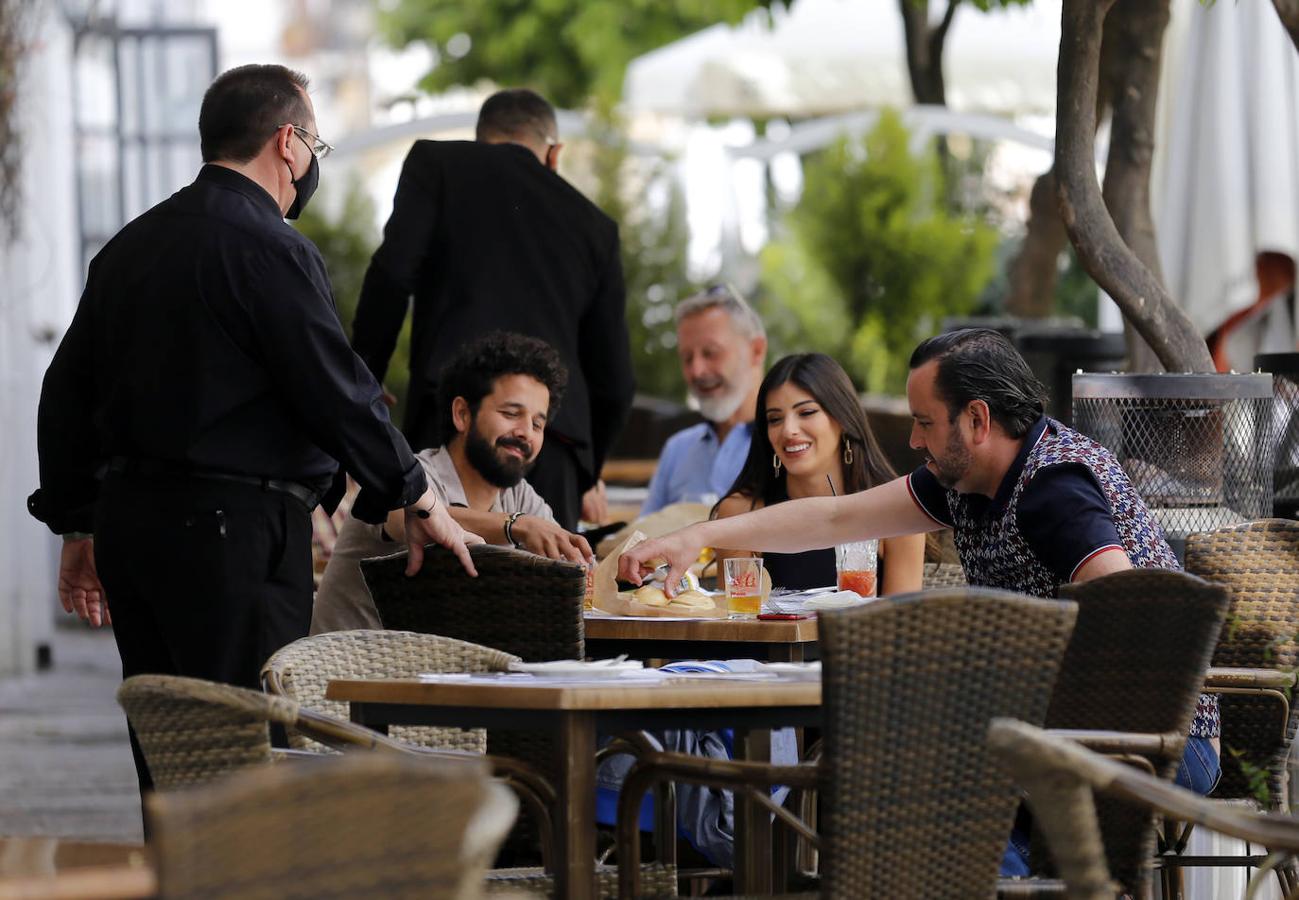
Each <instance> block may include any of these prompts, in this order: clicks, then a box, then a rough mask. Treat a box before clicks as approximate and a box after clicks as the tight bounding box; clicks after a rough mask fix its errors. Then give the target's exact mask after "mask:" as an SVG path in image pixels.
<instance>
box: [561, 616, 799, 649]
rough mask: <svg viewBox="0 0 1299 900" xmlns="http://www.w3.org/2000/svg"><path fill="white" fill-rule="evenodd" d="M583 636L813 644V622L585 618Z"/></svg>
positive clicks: (597, 638) (653, 639)
mask: <svg viewBox="0 0 1299 900" xmlns="http://www.w3.org/2000/svg"><path fill="white" fill-rule="evenodd" d="M585 623H586V636H587V637H588V638H590V639H592V640H621V641H735V642H745V641H747V642H749V643H761V644H806V643H813V642H815V641H816V619H815V618H807V619H793V620H784V621H770V620H768V621H763V620H759V619H688V620H681V619H675V620H674V619H660V618H656V617H654V616H641V617H638V618H634V619H633V618H617V619H611V618H608V617H605V616H586V618H585Z"/></svg>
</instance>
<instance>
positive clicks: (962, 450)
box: [930, 431, 970, 491]
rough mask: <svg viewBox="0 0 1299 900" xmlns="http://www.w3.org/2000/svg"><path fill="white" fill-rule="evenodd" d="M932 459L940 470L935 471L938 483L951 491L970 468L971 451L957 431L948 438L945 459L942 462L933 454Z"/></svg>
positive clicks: (935, 466)
mask: <svg viewBox="0 0 1299 900" xmlns="http://www.w3.org/2000/svg"><path fill="white" fill-rule="evenodd" d="M930 459H933V460H934V468H935V469H937V470H938V471H937V472H936V473H935V477H936V478H937V479H938V483H939V484H940V485H942V486H943V487H944V488H946V489H947V490H949V491H951V490H955V489H956V482H958V481H960V480H961V479H962V478H964V477H965V473H966V472H968V471H969V470H970V452H969V450H967V449H966V447H965V445H964V444H962V443H961V436H960V435H959V434H957V433H956V432H955V431H953V432H952V433H951V434H950V435H949V436H948V438H947V452H946V453H944V454H943V460H942V461H941V462H940V461H939V460H938V459H935V458H934V457H932V456H931V457H930Z"/></svg>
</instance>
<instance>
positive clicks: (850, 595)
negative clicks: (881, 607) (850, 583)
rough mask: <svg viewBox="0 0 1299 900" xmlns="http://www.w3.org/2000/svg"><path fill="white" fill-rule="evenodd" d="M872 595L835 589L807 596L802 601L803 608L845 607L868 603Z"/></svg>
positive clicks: (872, 598)
mask: <svg viewBox="0 0 1299 900" xmlns="http://www.w3.org/2000/svg"><path fill="white" fill-rule="evenodd" d="M874 599H875V598H874V597H863V596H861V595H860V594H858V593H856V592H855V591H835V592H834V593H833V594H821V595H819V596H816V597H808V598H807V599H806V600H805V601H803V608H804V609H846V608H847V607H849V606H861V605H863V604H865V603H870V602H871V601H872V600H874Z"/></svg>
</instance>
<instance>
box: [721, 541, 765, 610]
mask: <svg viewBox="0 0 1299 900" xmlns="http://www.w3.org/2000/svg"><path fill="white" fill-rule="evenodd" d="M725 565H726V573H725V575H726V610H727V618H730V619H756V618H757V617H758V613H760V612H762V559H761V558H759V557H753V556H736V557H732V558H731V559H728V560H726V564H725Z"/></svg>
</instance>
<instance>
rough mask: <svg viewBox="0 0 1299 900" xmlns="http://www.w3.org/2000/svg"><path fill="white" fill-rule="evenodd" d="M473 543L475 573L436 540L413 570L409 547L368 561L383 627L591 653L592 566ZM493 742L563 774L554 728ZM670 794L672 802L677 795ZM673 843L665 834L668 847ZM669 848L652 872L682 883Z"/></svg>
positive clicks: (525, 877) (534, 658)
mask: <svg viewBox="0 0 1299 900" xmlns="http://www.w3.org/2000/svg"><path fill="white" fill-rule="evenodd" d="M469 552H470V554H471V555H472V556H473V560H474V567H475V568H476V569H477V570H478V576H477V577H476V578H473V577H470V576H469V575H468V574H467V573H466V572H465V571H464V568H463V567H462V566H461V565H460V561H459V560H457V559H456V558H455V556H453V555H452V554H451V553H450V552H449V551H448V550H446V549H444V548H442V547H436V546H429V547H426V548H425V554H424V564H423V566H422V567H421V569H420V571H419V573H418V574H417V575H415V576H414V577H413V578H412V577H407V576H406V554H405V553H404V552H399V553H395V554H393V555H391V556H386V557H380V558H376V559H367V560H362V561H361V572H362V574H363V575H364V577H365V580H366V584H367V586H368V587H369V588H370V594H371V596H372V597H373V598H374V605H375V608H376V609H377V610H378V613H379V620H380V621H381V622H383V625H384V628H387V629H400V630H404V631H413V632H418V633H421V634H436V635H441V636H445V637H449V638H455V639H458V640H460V641H468V642H472V643H474V644H481V645H483V646H486V647H493V648H495V649H497V650H500V651H503V652H504V653H506V654H513V655H514V656H516V657H521V658H522V659H523V660H525V661H527V662H543V661H545V660H551V659H581V658H582V657H583V656H584V655H585V641H584V632H583V624H582V601H583V599H584V598H585V597H586V571H585V569H583V568H582V567H581V566H579V565H577V564H576V563H571V562H564V561H560V560H553V559H547V558H545V557H543V556H537V555H536V554H532V553H527V552H525V551H522V550H512V549H509V548H506V547H499V546H495V545H492V544H475V545H474V546H472V547H470V548H469ZM487 749H488V752H489V753H491V754H492V755H493V757H505V758H510V759H516V760H520V761H522V762H524V763H526V764H528V765H529V766H531V767H535V769H537V770H539V771H540V772H542V773H545V774H546V775H547V776H549V777H550V778H551V781H552V782H553V780H554V777H553V776H554V775H555V774H556V773H555V772H554V765H555V762H554V761H555V745H554V742H553V741H552V740H551V738H550V736H549V735H546V734H536V733H526V732H519V731H489V732H488V735H487ZM663 802H664V803H665V804H671V802H672V801H671V798H670V794H667V795H665V796H664V798H663ZM521 830H522V832H523V835H522V836H523V837H524V840H522V841H518V840H516V838H515V837H514V836H512V837H511V839H510V843H509V846H510V848H511V849H512V850H515V851H520V852H523V853H525V854H526V848H525V847H524V845H525V844H527V843H528V842H529V841H528V840H527V838H528V831H527V826H526V820H525V821H524V823H523V828H522V829H521ZM542 834H544V831H543V832H542ZM665 843H666V841H665V838H664V836H662V835H660V836H659V846H660V847H663V846H664V844H665ZM664 857H665V859H666V860H667V863H666V864H665V865H646V866H645V867H643V874H645V876H646V877H647V878H648V879H649V880H650V881H652V882H654V883H656V884H663V885H666V884H675V878H676V866H675V862H674V857H673V855H672V854H671V853H670V852H665V853H664ZM598 877H599V879H600V884H601V885H602V890H604V889H608V888H612V887H613V886H614V882H615V877H616V875H615V872H614V870H612V869H604V870H602V871H601V872H600V873H598ZM502 878H503V876H502ZM514 883H515V884H516V885H518V886H522V887H528V888H531V889H536V890H549V889H550V888H549V887H547V886H546V885H548V884H549V883H550V882H549V881H548V880H547V877H546V876H541V875H533V874H528V873H520V874H519V876H518V878H517V879H515V882H514ZM609 896H612V891H611V890H610V891H609Z"/></svg>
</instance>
